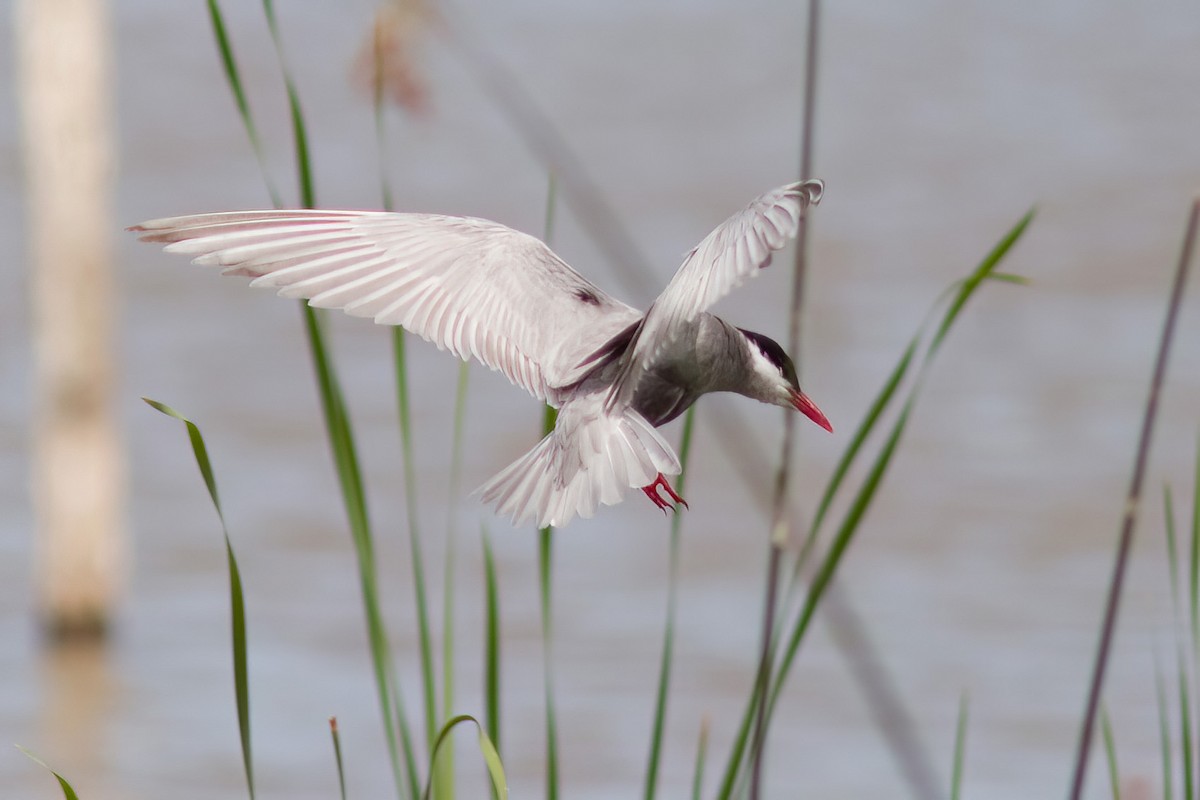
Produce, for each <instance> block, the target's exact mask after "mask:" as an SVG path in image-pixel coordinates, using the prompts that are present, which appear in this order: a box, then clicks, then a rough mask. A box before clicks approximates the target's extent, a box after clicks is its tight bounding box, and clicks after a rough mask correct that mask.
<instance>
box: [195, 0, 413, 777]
mask: <svg viewBox="0 0 1200 800" xmlns="http://www.w3.org/2000/svg"><path fill="white" fill-rule="evenodd" d="M208 8H209V16H210V18H211V20H212V23H213V30H214V35H215V36H216V39H217V46H218V49H219V51H220V53H221V58H222V63H223V64H224V66H225V73H226V77H227V79H228V80H229V84H230V89H231V91H232V92H233V95H234V99H235V102H236V104H237V107H238V113H239V114H240V116H241V119H242V124H243V127H244V128H245V130H246V134H247V137H248V138H249V139H250V141H251V143H252V145H254V146H255V148H256V152H259V151H261V147H260V145H259V144H258V142H259V139H258V135H257V132H256V130H257V129H256V126H255V125H254V120H253V117H252V115H251V112H250V107H249V105H248V103H247V102H246V99H245V92H244V90H243V88H242V85H243V84H242V80H241V75H240V71H239V70H238V67H237V62H236V60H235V59H234V56H233V51H232V48H231V47H230V45H229V40H228V37H227V35H226V26H225V23H224V19H223V16H222V14H221V11H220V7H219V5H218V4H217V2H216V0H208ZM263 12H264V14H265V15H266V17H267V22H268V26H269V27H270V30H271V37H272V42H273V43H274V46H275V49H276V54H277V57H278V59H279V63H280V66H281V68H282V70H283V73H284V81H285V87H286V90H287V95H288V105H289V110H290V117H291V121H292V130H293V137H294V139H295V147H296V163H297V172H298V175H299V184H300V194H301V200H302V203H303V205H305V206H310V207H311V206H313V205H315V192H314V188H313V182H312V169H311V162H310V157H309V150H308V134H307V130H306V126H305V123H304V115H303V113H302V110H301V107H300V100H299V95H298V93H297V92H296V89H295V85H294V83H293V81H292V79H291V73H290V71H289V70H288V68H287V64H286V61H285V59H284V58H283V50H282V46H281V41H280V37H279V32H278V26H277V24H276V21H275V13H274V7H273V5H272V4H271V2H270V1H269V0H264V2H263ZM259 164H260V167H261V168H262V169H263V180H264V183H265V184H266V185H267V187H268V190H269V191H270V192H271V195H272V198H273V200H274V201H275V204H276V205H277V206H278V205H279V204H280V203H279V198H278V194H277V192H276V191H275V189H274V185H273V183H272V182H271V179H270V176H269V174H268V173H267V171H266V168H265V160H264V159H262V158H261V155H260V159H259ZM302 308H303V316H304V325H305V331H306V334H307V336H308V341H309V348H310V354H311V356H312V359H313V369H314V373H315V374H316V377H317V386H318V393H319V396H320V400H321V409H322V414H323V417H324V419H325V429H326V433H327V436H328V438H329V443H330V448H331V450H332V452H333V458H334V467H335V470H336V472H337V476H338V484H339V487H340V489H341V494H342V501H343V505H344V506H345V509H346V514H347V518H348V520H349V524H350V532H351V536H352V539H353V541H354V547H355V553H356V556H357V559H358V567H359V583H360V586H361V590H362V595H363V606H364V610H365V615H366V621H367V632H368V640H369V642H370V647H371V661H372V666H373V668H374V673H375V682H376V689H377V691H378V693H379V705H380V711H381V713H382V715H383V722H384V732H385V735H386V737H387V742H388V754H389V756H390V759H391V764H392V772H393V777H394V779H395V782H396V788H397V792H398V793H399V794H400V796H401V797H415V796H416V795H417V793H418V786H417V776H416V762H415V758H414V755H413V752H412V746H411V736H410V735H409V733H408V723H407V719H406V715H405V713H404V705H403V697H402V695H401V693H400V691H399V687H398V685H397V683H396V679H395V670H394V668H393V667H392V661H391V651H390V646H389V645H388V641H387V633H386V628H385V626H384V623H383V615H382V612H381V610H380V605H379V595H378V579H377V569H376V565H375V556H374V543H373V539H372V535H371V529H370V523H369V519H368V516H367V509H366V497H365V492H364V490H363V484H362V476H361V472H360V470H359V466H358V456H357V452H356V448H355V445H354V439H353V434H352V431H351V427H350V420H349V417H348V415H347V413H346V406H345V401H344V400H343V397H342V393H341V388H340V385H339V383H338V380H337V376H336V374H335V373H334V370H333V364H332V360H331V359H330V357H329V353H328V350H327V348H326V346H325V341H324V335H323V332H322V330H321V321H320V316H319V315H318V314H317V313H316V312H315V311H314V309H312V308H311V307H309V306H307V305H303V304H302ZM398 735H399V737H400V742H399V743H398V741H397V736H398ZM400 743H402V744H403V747H404V761H405V766H406V767H407V770H406V769H405V768H404V766H402V765H401V760H400V752H399V750H400ZM406 772H407V775H406V774H405V773H406Z"/></svg>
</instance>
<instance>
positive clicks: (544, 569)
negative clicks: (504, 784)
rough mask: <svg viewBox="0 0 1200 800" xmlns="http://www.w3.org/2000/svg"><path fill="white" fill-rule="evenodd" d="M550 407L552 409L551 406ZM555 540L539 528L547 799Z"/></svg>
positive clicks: (553, 727) (552, 738)
mask: <svg viewBox="0 0 1200 800" xmlns="http://www.w3.org/2000/svg"><path fill="white" fill-rule="evenodd" d="M547 410H548V411H553V409H550V408H549V407H547ZM547 416H550V415H549V414H547ZM550 427H551V428H553V427H554V426H553V425H551V426H550ZM553 541H554V528H551V527H546V528H542V529H541V530H540V531H538V594H539V597H540V601H541V609H542V669H543V673H544V676H545V677H544V684H545V699H546V800H558V790H559V781H558V714H557V712H556V708H555V702H554V657H553V656H554V653H553V642H554V621H553V616H552V615H553V606H552V605H551V602H550V597H551V591H550V590H551V581H550V575H551V569H550V566H551V561H552V558H553Z"/></svg>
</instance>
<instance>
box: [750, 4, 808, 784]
mask: <svg viewBox="0 0 1200 800" xmlns="http://www.w3.org/2000/svg"><path fill="white" fill-rule="evenodd" d="M820 13H821V4H820V0H809V3H808V25H807V35H806V38H805V64H804V114H803V118H802V129H801V134H800V180H807V179H808V178H810V177H812V158H813V156H812V151H813V144H812V141H813V124H814V117H815V115H816V89H817V43H818V41H819V38H820V37H819V23H820ZM795 254H796V256H795V263H794V264H793V269H792V296H791V306H790V309H789V316H788V346H787V350H788V352H790V353H791V354H792V355H793V357H794V358H795V359H796V360H797V361H803V359H801V358H800V336H801V328H802V323H803V319H802V313H803V307H804V282H805V276H806V273H807V272H808V215H807V213H803V212H802V213H801V215H800V224H799V227H798V228H797V230H796V250H795ZM795 438H796V415H795V414H793V413H791V412H785V414H784V417H783V445H782V451H781V453H780V459H779V471H778V472H777V473H776V477H775V498H774V502H773V503H772V511H771V539H770V543H769V552H768V555H767V587H766V598H765V600H764V601H763V620H762V632H761V634H760V636H761V639H762V641H761V645H760V650H759V661H758V677H757V679H756V684H757V687H758V689H757V694H758V713H757V719H756V720H755V724H754V741H753V743H752V745H751V749H750V757H751V760H752V761H751V770H752V771H751V776H750V798H751V800H758V798H759V797H760V796H761V792H762V762H763V756H764V752H765V750H766V744H767V743H766V734H767V725H766V722H767V703H766V698H767V694H768V693H767V687H768V685H769V684H770V681H771V664H772V662H773V661H774V647H773V641H774V631H775V610H776V605H777V604H778V601H779V572H780V568H781V560H782V557H783V546H784V544H785V543H786V542H787V540H788V530H789V525H788V484H789V482H790V478H791V470H792V451H793V449H794V444H795Z"/></svg>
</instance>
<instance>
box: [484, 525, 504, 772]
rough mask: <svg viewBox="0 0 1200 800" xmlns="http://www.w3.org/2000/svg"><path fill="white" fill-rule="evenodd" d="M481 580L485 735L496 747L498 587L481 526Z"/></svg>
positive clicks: (493, 561) (488, 542) (487, 539)
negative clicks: (482, 596) (482, 593)
mask: <svg viewBox="0 0 1200 800" xmlns="http://www.w3.org/2000/svg"><path fill="white" fill-rule="evenodd" d="M482 534H483V583H484V598H485V603H486V607H485V613H484V616H485V630H484V689H483V696H484V708H485V709H486V712H487V716H486V718H485V721H486V722H487V732H488V736H489V737H490V738H491V740H492V742H493V743H494V744H495V745H496V749H497V750H500V749H501V747H500V590H499V583H498V581H497V580H496V557H495V554H494V553H493V552H492V539H491V536H490V535H489V534H488V532H487V529H486V528H484V529H483V531H482Z"/></svg>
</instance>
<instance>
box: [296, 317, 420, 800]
mask: <svg viewBox="0 0 1200 800" xmlns="http://www.w3.org/2000/svg"><path fill="white" fill-rule="evenodd" d="M304 311H305V314H304V321H305V329H306V331H307V333H308V341H309V346H310V350H311V353H312V358H313V365H314V368H315V371H316V376H317V387H318V394H319V396H320V399H321V411H322V414H323V416H324V419H325V428H326V433H327V435H328V438H329V443H330V447H331V448H332V450H333V460H334V466H335V468H336V469H335V471H336V472H337V476H338V485H339V487H340V488H341V493H342V503H343V506H344V507H345V509H346V514H347V517H348V519H349V522H350V533H351V537H352V539H353V541H354V549H355V554H356V556H357V559H358V567H359V583H360V586H361V590H362V596H363V609H364V612H365V614H366V618H367V635H368V641H369V642H370V645H371V663H372V667H373V669H374V672H375V682H376V689H377V691H378V694H379V708H380V712H381V713H382V715H383V722H384V731H385V734H386V736H387V743H388V755H389V756H390V758H391V763H392V771H393V776H394V778H395V781H396V788H397V791H398V792H400V794H401V796H408V797H415V796H416V795H417V793H418V789H417V777H416V773H415V771H414V769H415V763H416V761H415V758H414V756H413V754H412V742H411V737H410V734H409V727H408V722H407V717H406V715H405V713H404V705H403V699H402V697H401V694H400V690H399V687H398V686H397V684H396V679H395V669H394V668H393V665H392V657H391V647H390V645H389V643H388V638H387V628H386V625H385V624H384V621H383V612H382V610H381V607H380V603H379V589H378V569H377V567H376V565H375V544H374V538H373V536H372V533H371V526H370V520H369V517H368V514H367V506H366V492H365V490H364V488H363V482H362V475H361V471H360V468H359V461H358V453H357V448H356V446H355V444H354V436H353V432H352V430H351V426H350V419H349V417H348V415H347V413H346V406H345V401H344V400H343V399H342V393H341V388H340V386H339V384H338V382H337V377H336V375H335V373H334V371H333V364H332V363H331V361H330V359H329V355H328V352H327V350H326V348H325V343H324V337H323V336H322V335H321V330H320V322H319V320H318V318H317V315H316V313H315V312H314V310H313V309H312V308H310V307H308V306H304ZM401 745H402V746H403V748H404V751H405V753H404V756H405V762H406V765H407V770H405V769H404V768H402V766H401V762H400V747H401ZM406 771H407V773H408V774H407V781H406V780H405V772H406Z"/></svg>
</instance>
